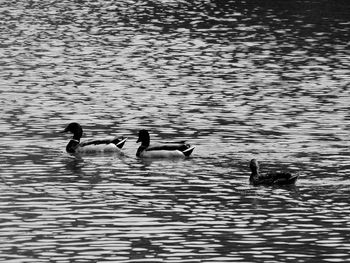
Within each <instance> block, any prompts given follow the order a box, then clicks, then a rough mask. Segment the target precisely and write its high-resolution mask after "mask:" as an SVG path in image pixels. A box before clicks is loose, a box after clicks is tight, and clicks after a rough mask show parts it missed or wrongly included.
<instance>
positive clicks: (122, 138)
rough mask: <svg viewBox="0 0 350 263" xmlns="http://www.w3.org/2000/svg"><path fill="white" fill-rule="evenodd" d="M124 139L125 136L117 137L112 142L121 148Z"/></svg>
mask: <svg viewBox="0 0 350 263" xmlns="http://www.w3.org/2000/svg"><path fill="white" fill-rule="evenodd" d="M126 140H127V138H124V137H119V138H115V139H113V141H112V143H114V144H115V145H116V146H117V147H118V148H119V149H122V148H123V146H124V144H125V142H126Z"/></svg>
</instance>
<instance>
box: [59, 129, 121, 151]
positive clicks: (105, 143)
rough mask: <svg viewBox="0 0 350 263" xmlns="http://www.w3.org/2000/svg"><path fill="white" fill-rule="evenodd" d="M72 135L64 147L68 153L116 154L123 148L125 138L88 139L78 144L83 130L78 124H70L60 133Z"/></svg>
mask: <svg viewBox="0 0 350 263" xmlns="http://www.w3.org/2000/svg"><path fill="white" fill-rule="evenodd" d="M66 132H71V133H73V137H72V139H70V141H69V142H68V144H67V146H66V151H67V152H68V153H84V152H89V153H93V152H117V151H120V149H121V148H123V146H124V143H125V141H126V138H124V137H113V138H106V139H104V138H103V139H90V140H86V141H84V142H80V139H81V137H82V136H83V128H82V127H81V126H80V124H79V123H76V122H72V123H70V124H68V126H67V127H66V128H65V129H64V130H63V131H62V133H66Z"/></svg>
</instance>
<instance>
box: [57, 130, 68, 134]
mask: <svg viewBox="0 0 350 263" xmlns="http://www.w3.org/2000/svg"><path fill="white" fill-rule="evenodd" d="M66 132H67V129H64V130H63V131H59V132H58V133H66Z"/></svg>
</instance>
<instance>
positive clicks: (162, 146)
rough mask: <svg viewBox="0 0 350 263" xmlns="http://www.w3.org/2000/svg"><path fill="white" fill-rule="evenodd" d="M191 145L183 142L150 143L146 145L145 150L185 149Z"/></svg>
mask: <svg viewBox="0 0 350 263" xmlns="http://www.w3.org/2000/svg"><path fill="white" fill-rule="evenodd" d="M190 147H191V146H190V145H189V144H183V143H170V142H169V143H165V144H160V145H152V146H148V147H147V149H146V151H176V150H178V151H181V152H183V151H186V150H187V149H189V148H190Z"/></svg>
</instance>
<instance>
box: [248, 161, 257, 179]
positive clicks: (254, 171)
mask: <svg viewBox="0 0 350 263" xmlns="http://www.w3.org/2000/svg"><path fill="white" fill-rule="evenodd" d="M249 167H250V170H251V171H252V175H257V174H259V163H258V161H257V160H256V159H252V160H251V161H250V163H249Z"/></svg>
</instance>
